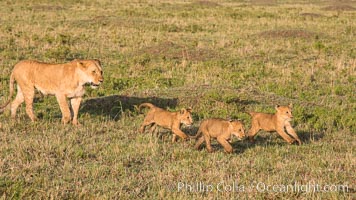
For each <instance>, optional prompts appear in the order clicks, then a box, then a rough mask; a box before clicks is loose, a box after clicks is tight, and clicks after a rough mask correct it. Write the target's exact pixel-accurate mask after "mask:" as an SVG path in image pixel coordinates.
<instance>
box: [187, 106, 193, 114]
mask: <svg viewBox="0 0 356 200" xmlns="http://www.w3.org/2000/svg"><path fill="white" fill-rule="evenodd" d="M185 110H186V111H187V112H190V113H191V112H192V110H193V109H192V108H191V107H188V108H186V109H185Z"/></svg>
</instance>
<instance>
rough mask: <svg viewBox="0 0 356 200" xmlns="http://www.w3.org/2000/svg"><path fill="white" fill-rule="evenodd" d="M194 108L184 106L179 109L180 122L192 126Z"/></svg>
mask: <svg viewBox="0 0 356 200" xmlns="http://www.w3.org/2000/svg"><path fill="white" fill-rule="evenodd" d="M191 112H192V109H191V108H183V109H181V110H180V111H179V115H180V116H179V119H180V123H182V124H184V125H186V126H190V125H192V124H193V118H192V113H191Z"/></svg>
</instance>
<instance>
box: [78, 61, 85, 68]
mask: <svg viewBox="0 0 356 200" xmlns="http://www.w3.org/2000/svg"><path fill="white" fill-rule="evenodd" d="M77 66H78V67H80V68H86V66H85V65H84V63H82V62H80V61H77Z"/></svg>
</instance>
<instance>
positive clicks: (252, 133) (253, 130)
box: [248, 123, 260, 142]
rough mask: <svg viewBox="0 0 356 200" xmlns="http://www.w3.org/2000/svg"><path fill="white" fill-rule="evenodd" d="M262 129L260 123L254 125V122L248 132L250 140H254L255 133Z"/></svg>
mask: <svg viewBox="0 0 356 200" xmlns="http://www.w3.org/2000/svg"><path fill="white" fill-rule="evenodd" d="M259 130H260V128H259V126H258V125H254V123H252V126H251V128H250V130H249V132H248V139H249V140H250V142H254V141H255V139H254V137H255V135H256V134H257V133H258V131H259Z"/></svg>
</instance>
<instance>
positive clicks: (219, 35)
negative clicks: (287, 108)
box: [0, 0, 356, 199]
mask: <svg viewBox="0 0 356 200" xmlns="http://www.w3.org/2000/svg"><path fill="white" fill-rule="evenodd" d="M336 4H337V2H336V1H335V2H333V1H317V0H315V1H297V2H296V1H273V0H258V1H227V0H222V1H180V0H177V1H128V0H125V1H107V0H97V1H91V2H88V1H80V0H78V1H68V0H60V1H56V3H53V2H52V1H48V0H31V1H26V3H24V2H23V1H19V0H15V1H1V2H0V38H1V40H0V65H1V68H0V88H1V89H0V100H1V102H4V101H5V100H6V99H7V95H8V81H9V75H10V73H11V70H12V68H13V66H14V65H15V64H16V63H17V62H19V61H20V60H22V59H37V60H41V61H46V62H58V63H61V62H67V61H70V60H72V59H74V58H83V59H84V58H97V59H100V60H101V61H102V63H103V66H104V79H105V81H104V84H103V85H102V87H100V88H99V89H98V90H91V89H90V88H88V89H87V92H86V96H85V99H84V102H83V104H82V106H81V109H80V116H79V121H80V122H81V123H82V124H83V125H82V126H81V127H79V128H77V127H73V126H71V125H66V126H63V125H61V124H60V119H61V112H60V110H59V106H58V104H57V102H56V100H55V98H54V97H50V96H46V97H42V96H41V95H37V97H38V98H37V100H36V103H35V113H36V115H37V116H38V117H39V118H40V120H39V121H38V122H36V123H31V122H30V120H29V119H28V117H27V116H26V114H25V110H24V106H22V107H21V108H20V110H19V112H18V118H17V119H16V120H10V119H9V114H8V113H5V114H2V115H0V120H1V121H0V122H1V124H2V128H0V198H1V199H8V198H9V199H24V198H25V199H43V198H54V199H73V198H75V199H77V198H84V199H98V198H100V199H106V198H108V199H109V198H120V199H133V198H139V197H141V198H142V197H143V198H147V199H163V198H168V199H201V198H209V199H213V198H230V197H231V198H238V197H239V198H256V199H266V198H267V199H272V198H273V199H274V198H284V199H286V198H292V199H297V198H298V199H311V198H312V199H354V198H355V183H356V182H355V173H354V172H355V170H356V169H355V164H356V160H355V142H354V140H355V132H356V117H355V116H356V98H355V92H356V84H355V81H356V49H355V37H356V21H355V20H354V19H355V18H356V11H355V10H356V5H355V3H353V2H351V1H350V2H348V1H343V2H342V3H340V2H338V6H335V5H336ZM146 101H148V102H153V103H155V104H156V105H159V106H160V107H163V108H166V109H169V110H178V109H180V108H183V107H188V106H191V107H192V108H193V117H194V119H195V123H194V126H193V127H191V128H184V129H183V130H184V131H186V132H187V133H189V134H195V131H196V130H197V128H198V126H199V122H200V121H201V120H203V119H205V118H209V117H221V118H238V119H242V120H243V122H244V124H245V126H246V128H247V129H249V127H250V117H249V116H248V115H247V114H245V113H244V112H245V111H260V112H270V113H272V112H274V105H275V104H281V105H283V104H289V103H293V104H294V121H293V124H294V127H295V130H296V131H297V133H298V135H299V136H300V138H301V139H302V141H303V145H301V146H297V145H288V144H287V143H286V142H284V141H283V139H282V138H281V137H279V136H278V135H277V134H276V133H266V132H260V133H259V134H258V135H257V138H256V140H257V142H256V143H255V144H251V143H249V142H248V141H237V140H236V139H235V140H234V142H233V147H234V150H235V152H234V154H231V155H229V154H225V153H224V151H223V148H222V147H221V146H220V145H218V144H217V143H216V142H213V146H214V148H215V150H216V152H214V153H212V154H209V153H207V151H206V149H205V148H203V150H201V151H196V150H194V149H193V146H194V141H188V142H177V143H175V144H172V143H171V137H172V135H171V134H170V133H169V132H168V131H164V130H161V132H160V134H159V136H158V137H155V136H152V135H150V134H139V133H138V131H137V130H138V128H139V126H140V124H141V123H142V121H143V118H144V115H143V114H140V113H138V112H137V110H136V109H135V105H138V104H140V103H142V102H146ZM179 183H187V184H191V185H196V184H197V183H202V184H203V185H210V184H211V185H213V187H214V190H213V191H212V192H199V191H197V188H195V190H194V189H193V190H192V191H191V192H189V191H188V190H183V191H178V184H179ZM220 183H221V184H224V185H225V186H226V187H227V189H228V187H229V186H230V185H232V184H233V183H237V184H238V185H239V186H240V189H241V186H244V187H245V191H240V192H227V191H223V192H220V191H218V190H217V186H218V185H219V184H220ZM258 183H261V184H262V183H263V184H265V185H270V186H273V185H277V186H278V185H294V184H295V183H297V184H299V185H306V184H309V183H315V184H318V185H320V186H325V185H347V186H348V189H349V190H348V192H343V191H338V192H334V191H333V192H315V193H312V192H302V191H299V192H297V191H294V192H293V191H289V192H259V191H258V190H257V189H256V188H249V186H250V185H251V184H252V185H254V186H256V184H258ZM260 186H261V185H260Z"/></svg>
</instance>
